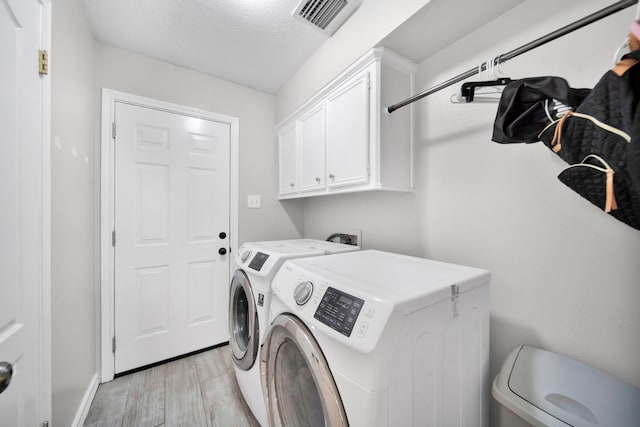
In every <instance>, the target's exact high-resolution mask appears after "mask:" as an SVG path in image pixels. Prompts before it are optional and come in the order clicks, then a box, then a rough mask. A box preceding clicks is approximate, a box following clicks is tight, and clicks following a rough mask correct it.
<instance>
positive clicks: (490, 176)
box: [283, 0, 640, 425]
mask: <svg viewBox="0 0 640 427" xmlns="http://www.w3.org/2000/svg"><path fill="white" fill-rule="evenodd" d="M610 3H611V2H610V1H609V0H589V1H579V0H565V1H562V2H557V1H552V0H536V1H534V0H529V1H527V2H525V3H523V4H521V5H520V6H518V7H516V8H514V9H513V10H511V11H510V12H508V13H507V14H505V15H503V16H502V17H500V18H498V19H496V20H494V21H493V22H491V23H489V24H488V25H486V26H484V27H482V28H479V29H478V30H477V31H475V32H473V33H471V34H469V35H468V36H467V37H466V38H464V39H463V40H461V41H459V42H457V43H455V44H454V45H452V46H449V47H448V48H446V49H445V50H443V51H441V52H439V53H437V54H435V55H434V56H432V57H431V58H428V59H427V60H426V61H424V62H423V63H422V64H421V65H420V68H419V71H418V73H417V75H416V83H417V84H416V86H417V88H416V90H417V91H421V90H425V89H427V88H429V87H431V86H434V85H435V84H438V83H440V82H442V81H444V80H447V79H448V78H450V77H453V76H455V75H457V74H459V73H461V72H463V71H466V70H467V69H469V68H472V67H474V66H476V65H477V64H478V63H480V62H482V61H485V60H487V59H488V58H490V57H491V56H495V55H497V54H500V53H504V52H506V51H509V50H511V49H513V48H515V47H518V46H520V45H521V44H524V43H526V42H529V41H531V40H533V39H535V38H537V37H539V36H542V35H544V34H546V33H548V32H550V31H552V30H555V29H557V28H560V27H561V26H563V25H565V24H568V23H570V22H572V21H574V20H575V19H578V18H581V17H582V16H585V15H587V14H589V13H591V12H593V11H595V10H598V9H600V8H602V7H605V6H608V5H609V4H610ZM550 11H553V13H550ZM634 13H635V10H634V8H630V9H627V10H625V11H623V12H620V13H618V14H616V15H614V16H612V17H609V18H607V19H605V20H603V21H600V22H598V23H596V24H593V25H591V26H589V27H587V28H585V29H582V30H580V31H577V32H575V33H574V34H571V35H569V36H565V37H563V38H562V39H560V40H557V41H555V42H553V43H550V44H548V45H546V46H544V47H541V48H538V49H536V50H535V51H532V52H529V53H526V54H524V55H522V56H520V57H518V58H516V59H514V60H512V61H510V62H508V63H507V64H504V65H503V66H502V70H503V72H504V73H505V74H506V75H508V76H510V77H512V78H518V77H530V76H538V75H559V76H562V77H565V78H567V79H568V81H569V82H570V84H571V85H572V86H574V87H591V86H593V85H594V84H595V83H596V82H597V80H598V79H599V78H600V76H601V75H602V74H604V72H605V71H606V70H607V69H608V68H609V67H610V66H611V61H612V57H613V53H614V51H615V49H616V48H617V46H618V45H619V44H620V43H621V42H622V41H623V39H624V37H625V36H626V34H627V32H628V25H629V23H630V22H631V19H632V18H633V16H634ZM361 30H362V31H364V27H362V28H361ZM429 36H431V35H429V34H428V32H425V37H429ZM415 42H416V43H419V42H420V41H419V40H416V41H415ZM336 55H337V56H338V57H340V53H336ZM323 58H324V60H326V61H331V60H332V57H331V56H325V57H323ZM309 78H310V79H311V80H312V81H313V80H314V78H313V76H309ZM458 89H459V85H456V86H454V87H452V88H449V89H445V90H443V91H441V92H438V93H437V94H434V95H432V96H430V97H428V98H426V99H424V100H422V101H418V102H417V103H416V104H415V106H416V110H415V113H416V114H415V117H416V119H417V120H416V121H417V123H416V147H415V149H416V150H415V152H416V164H415V166H416V191H415V193H414V194H410V195H405V194H390V193H362V194H358V195H342V196H326V197H318V198H311V199H308V200H307V201H305V205H304V210H305V212H304V233H305V236H306V237H322V236H323V235H324V234H325V233H326V231H327V230H330V229H332V228H334V227H336V226H341V225H343V224H344V225H346V226H349V227H353V228H359V229H362V230H363V246H364V247H365V248H380V249H385V250H391V251H395V252H401V253H406V254H411V255H419V256H424V257H429V258H435V259H441V260H446V261H452V262H457V263H462V264H468V265H472V266H478V267H484V268H487V269H489V270H491V272H492V287H491V376H492V377H493V376H494V375H495V374H496V372H497V370H498V369H499V366H500V364H501V363H502V360H503V359H504V357H505V356H506V355H507V353H508V352H509V351H511V350H512V349H513V348H515V347H516V346H517V345H519V344H523V343H526V344H531V345H535V346H539V347H542V348H546V349H550V350H552V351H556V352H559V353H563V354H566V355H569V356H572V357H575V358H578V359H580V360H583V361H585V362H587V363H589V364H591V365H594V366H597V367H599V368H602V369H605V370H607V371H609V372H611V373H613V374H614V375H616V376H618V377H620V378H622V379H624V380H626V381H628V382H630V383H633V384H635V385H637V386H640V369H639V368H638V360H640V310H638V309H637V304H638V301H640V286H639V285H640V279H639V278H640V263H638V254H640V231H638V230H634V229H632V228H630V227H628V226H627V225H625V224H623V223H621V222H619V221H617V220H615V219H613V218H612V217H609V216H607V215H606V214H604V213H602V212H600V211H599V210H598V209H597V208H595V207H594V206H592V205H591V204H590V203H589V202H587V201H585V200H584V199H582V198H580V197H579V196H577V195H576V194H575V193H573V192H572V191H570V190H568V189H567V188H566V187H565V186H564V185H563V184H562V183H560V182H559V181H558V180H557V178H556V176H557V174H558V173H559V172H560V170H562V168H564V167H565V166H566V164H564V163H563V162H562V161H561V160H560V159H559V158H558V157H557V156H556V155H555V154H553V153H552V152H550V151H549V150H548V149H547V148H546V147H545V146H543V145H542V144H541V143H540V144H531V145H499V144H496V143H493V142H491V140H490V139H491V133H492V125H493V120H494V117H495V111H496V107H497V105H496V104H480V103H478V104H469V105H454V104H451V103H450V102H449V97H450V95H451V94H452V93H453V92H454V91H455V90H458ZM293 104H294V103H289V104H288V106H289V107H291V108H293V107H294V105H293ZM283 105H284V104H283ZM492 425H496V424H495V423H494V424H492Z"/></svg>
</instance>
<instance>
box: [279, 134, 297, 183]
mask: <svg viewBox="0 0 640 427" xmlns="http://www.w3.org/2000/svg"><path fill="white" fill-rule="evenodd" d="M278 161H279V170H280V177H279V178H280V179H279V193H280V195H283V194H291V193H295V192H297V191H298V172H297V147H296V125H295V123H294V124H293V125H291V126H289V127H287V128H285V129H283V130H282V131H281V132H279V133H278Z"/></svg>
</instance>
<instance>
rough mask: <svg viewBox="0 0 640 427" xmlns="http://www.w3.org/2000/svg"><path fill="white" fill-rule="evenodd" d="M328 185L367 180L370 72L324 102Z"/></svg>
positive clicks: (352, 81) (346, 85)
mask: <svg viewBox="0 0 640 427" xmlns="http://www.w3.org/2000/svg"><path fill="white" fill-rule="evenodd" d="M326 147H327V185H328V186H330V187H332V186H341V185H351V184H360V183H366V182H368V181H369V73H368V72H367V73H364V74H362V75H360V76H359V77H357V78H355V79H353V80H350V81H348V82H347V83H345V84H344V85H342V86H341V87H339V88H338V89H337V90H336V91H334V92H333V93H332V94H331V95H329V97H328V99H327V145H326Z"/></svg>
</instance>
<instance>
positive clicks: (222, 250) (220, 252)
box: [218, 248, 227, 255]
mask: <svg viewBox="0 0 640 427" xmlns="http://www.w3.org/2000/svg"><path fill="white" fill-rule="evenodd" d="M218 253H219V254H220V255H226V254H227V250H226V249H225V248H220V249H218Z"/></svg>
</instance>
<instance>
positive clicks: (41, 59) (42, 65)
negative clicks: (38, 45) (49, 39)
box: [38, 50, 49, 76]
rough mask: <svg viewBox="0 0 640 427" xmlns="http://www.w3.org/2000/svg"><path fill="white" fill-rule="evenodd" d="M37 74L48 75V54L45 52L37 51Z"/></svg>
mask: <svg viewBox="0 0 640 427" xmlns="http://www.w3.org/2000/svg"><path fill="white" fill-rule="evenodd" d="M38 73H39V74H40V75H41V76H46V75H47V74H49V52H47V51H46V50H39V51H38Z"/></svg>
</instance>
